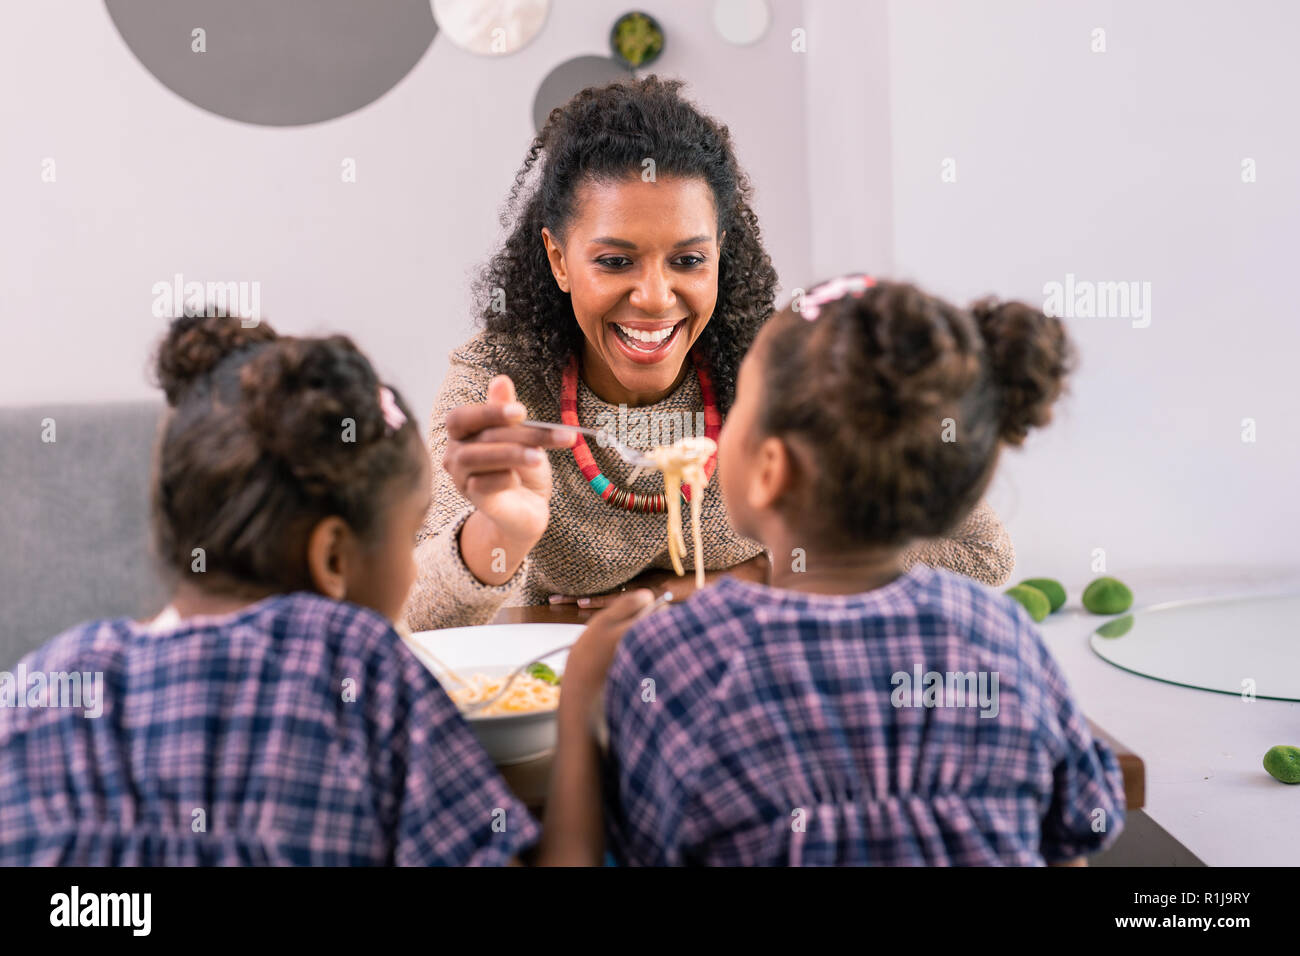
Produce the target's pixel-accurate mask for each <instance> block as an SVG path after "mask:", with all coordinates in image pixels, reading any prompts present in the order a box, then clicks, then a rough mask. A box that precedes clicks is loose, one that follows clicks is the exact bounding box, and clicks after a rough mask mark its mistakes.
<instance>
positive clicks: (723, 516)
mask: <svg viewBox="0 0 1300 956" xmlns="http://www.w3.org/2000/svg"><path fill="white" fill-rule="evenodd" d="M511 347H512V345H511V343H510V342H509V341H508V340H507V339H504V338H502V337H500V336H494V335H492V334H491V333H486V332H484V333H480V334H478V335H476V336H474V337H473V338H471V339H470V340H469V341H468V342H466V343H465V344H464V345H463V346H461V347H460V348H459V349H457V350H456V351H455V352H453V353H452V355H451V360H450V365H449V367H448V370H447V377H446V379H445V380H444V381H443V384H442V389H441V391H440V392H439V394H438V398H437V400H436V401H435V402H434V407H433V420H432V423H431V425H430V429H429V454H430V456H431V457H432V459H433V470H434V481H433V506H432V507H431V508H430V509H429V515H428V518H427V519H426V520H425V524H424V527H423V529H422V530H421V532H420V535H419V545H418V547H417V549H416V561H417V564H418V566H419V576H418V579H417V581H416V584H415V587H414V588H413V589H412V592H411V596H410V598H409V599H408V601H407V607H406V613H407V624H408V626H409V627H411V629H413V630H426V629H431V628H438V627H459V626H464V625H469V624H484V623H487V622H488V621H490V620H491V619H492V618H493V616H495V614H496V613H497V611H498V610H500V609H501V608H502V607H506V606H513V605H520V604H545V603H546V601H547V598H548V596H549V595H551V594H599V593H601V592H604V591H609V590H613V589H616V588H617V587H619V586H620V585H622V584H624V583H626V582H627V581H628V580H630V579H631V578H633V577H635V576H636V575H638V574H640V573H641V572H643V571H646V570H648V569H651V568H657V569H664V570H668V569H671V567H672V563H671V562H670V560H669V558H668V533H667V527H668V525H667V517H666V516H665V515H662V514H639V513H634V512H629V511H625V510H623V509H620V508H614V507H612V506H611V505H609V504H607V503H605V502H604V501H601V500H600V499H599V497H598V496H597V495H596V492H595V491H594V490H593V489H592V487H591V485H590V484H588V482H587V479H585V478H584V477H583V476H582V472H581V471H579V470H578V465H577V462H575V461H574V459H573V453H572V452H571V451H570V450H569V449H567V448H565V449H554V450H551V451H550V452H549V453H548V454H549V455H550V458H551V472H552V489H553V490H552V495H551V517H550V522H549V524H548V525H547V528H546V532H545V533H544V534H543V535H542V539H541V540H540V541H539V542H538V543H537V545H536V546H535V547H534V548H533V550H532V551H531V552H530V553H529V555H528V557H527V558H526V559H525V560H524V563H523V564H522V565H520V567H519V570H518V571H517V572H516V573H515V575H514V576H513V577H512V578H511V579H510V580H509V581H507V582H506V583H505V584H502V585H499V586H496V587H492V586H489V585H486V584H483V583H482V582H481V581H479V580H478V578H476V577H474V575H473V574H472V573H471V572H470V570H469V568H467V567H466V566H465V562H464V560H463V559H462V558H461V556H460V547H459V543H458V542H459V538H460V528H461V525H462V524H464V522H465V519H466V518H467V517H469V514H470V512H471V511H472V510H473V506H472V505H470V503H469V501H467V500H466V499H465V498H464V497H463V496H462V495H461V494H460V492H459V491H457V490H456V486H455V485H454V484H453V483H452V480H451V476H450V475H448V474H447V473H446V471H444V470H443V468H442V457H443V453H444V451H445V449H446V444H447V430H446V426H445V424H444V419H445V417H446V415H447V412H448V411H450V410H451V409H453V408H455V407H457V406H459V405H465V404H471V403H477V402H483V401H486V399H487V387H488V382H490V381H491V380H492V377H493V376H494V375H497V374H499V373H500V372H501V371H502V370H503V369H505V368H506V367H507V364H508V363H507V362H506V361H504V358H505V356H506V353H507V352H508V350H509V349H510V348H511ZM559 377H560V376H559V371H558V370H556V373H555V375H554V376H553V378H554V381H553V382H548V381H543V380H542V379H540V378H536V377H534V378H527V377H521V376H519V375H512V378H513V379H514V382H515V390H516V393H517V395H518V397H519V401H520V402H522V403H523V404H524V406H525V407H526V408H527V409H528V414H529V417H531V418H537V419H541V420H544V421H559V420H560V397H559ZM702 408H703V402H702V399H701V396H700V385H699V381H698V380H697V379H696V377H695V376H694V375H690V374H688V375H687V376H686V377H685V378H684V379H683V380H682V384H681V385H680V386H679V387H678V388H677V390H676V391H674V392H673V393H672V394H670V395H669V396H668V397H667V398H665V399H663V400H662V401H661V402H659V403H657V404H656V405H653V406H648V407H646V408H641V409H633V410H630V411H631V412H634V413H641V414H642V415H654V416H660V419H659V420H661V421H662V420H663V416H665V415H666V414H671V413H675V414H681V413H686V414H688V415H689V416H690V418H689V419H688V420H689V421H694V420H695V419H694V415H695V413H696V412H697V411H699V410H701V409H702ZM618 414H619V408H618V406H617V405H611V404H609V403H608V402H605V401H603V400H601V399H600V398H598V397H597V396H596V395H595V394H594V393H593V392H592V391H591V390H590V389H589V388H587V386H586V383H584V382H582V381H581V380H579V385H578V421H580V422H582V423H583V424H584V425H589V426H590V425H595V424H597V423H600V422H601V419H602V416H605V415H608V416H611V419H610V420H614V421H617V418H618ZM643 420H644V419H643ZM588 444H589V446H590V447H591V451H592V454H593V456H594V457H595V459H596V464H597V465H598V466H599V467H600V470H601V472H603V473H604V475H605V476H606V477H607V478H609V479H610V480H611V481H613V482H614V483H615V484H616V485H618V486H619V487H621V488H629V489H630V490H632V491H635V492H636V493H638V494H641V493H645V494H653V493H655V492H661V491H663V477H662V476H661V475H659V474H658V473H657V472H648V473H646V474H643V475H641V476H640V477H639V478H638V479H637V480H636V482H635V483H632V484H629V483H628V478H629V477H630V476H631V472H632V468H631V466H629V465H627V464H626V463H625V462H623V461H622V459H620V458H619V457H618V456H617V455H616V454H614V452H613V451H612V450H610V449H606V448H601V447H599V445H598V444H597V443H595V442H589V443H588ZM702 526H703V534H704V565H705V568H706V569H708V570H717V569H723V568H729V567H733V566H734V565H737V564H739V563H741V562H742V561H747V560H749V559H750V558H752V557H754V556H755V555H757V554H759V553H760V552H761V551H762V550H763V547H762V545H760V544H759V543H758V542H757V541H753V540H751V539H749V538H745V537H742V536H741V535H739V534H737V533H736V531H735V529H733V528H732V527H731V523H730V522H729V521H728V520H727V513H726V509H725V508H724V507H723V504H722V495H721V492H720V490H719V488H718V483H717V482H716V481H715V482H711V483H710V484H709V485H708V487H707V488H706V489H705V493H704V503H703V519H702ZM687 537H688V543H689V530H688V533H687ZM904 561H905V564H906V566H908V567H911V566H912V565H914V564H916V563H918V562H923V563H925V564H929V565H932V566H937V567H944V568H949V569H951V570H953V571H957V572H959V573H961V574H966V575H969V576H970V577H972V578H974V579H976V580H978V581H982V582H984V583H986V584H991V585H998V584H1002V583H1005V582H1006V580H1007V579H1008V578H1009V577H1010V575H1011V569H1012V566H1013V565H1014V564H1015V552H1014V550H1013V549H1012V546H1011V540H1010V538H1009V537H1008V536H1007V533H1006V530H1005V529H1004V528H1003V527H1002V523H1001V522H1000V521H999V520H998V517H997V515H996V514H995V513H994V512H993V509H992V508H990V507H989V506H988V505H987V504H985V503H983V502H981V503H980V504H979V505H978V506H977V507H976V508H975V510H974V511H972V512H971V514H970V516H969V517H968V518H967V519H966V521H965V522H964V523H963V524H962V525H961V526H959V527H958V528H957V529H956V530H955V531H954V533H953V534H952V536H950V537H947V538H943V539H937V540H933V541H925V542H920V543H917V544H915V545H913V546H912V547H911V548H909V549H908V552H907V554H906V555H905V559H904ZM685 563H686V568H687V571H688V572H689V571H690V570H691V568H692V566H693V565H692V560H691V558H690V557H689V556H688V559H687V561H686V562H685Z"/></svg>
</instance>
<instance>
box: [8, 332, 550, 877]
mask: <svg viewBox="0 0 1300 956" xmlns="http://www.w3.org/2000/svg"><path fill="white" fill-rule="evenodd" d="M156 371H157V377H158V381H159V384H160V385H161V387H162V389H163V392H164V393H165V394H166V396H167V401H168V404H169V405H171V412H170V414H169V415H168V416H167V418H166V420H165V421H164V423H163V426H162V430H161V434H160V436H159V440H158V444H157V448H156V452H155V463H154V479H153V525H154V537H155V541H156V546H157V551H158V555H159V558H160V559H161V562H162V564H163V567H164V569H165V571H166V572H167V574H168V576H169V577H170V578H171V580H172V584H173V587H172V595H173V596H172V601H171V604H170V605H169V607H168V608H167V609H166V610H165V611H164V612H163V613H162V614H161V615H159V617H158V618H156V619H155V620H153V621H152V622H150V623H147V624H141V623H137V622H134V621H130V620H103V621H92V622H90V623H88V624H84V625H81V626H79V627H77V628H74V629H72V630H71V631H68V632H66V633H64V634H63V635H61V636H59V637H56V638H55V639H53V640H52V641H50V642H49V643H47V644H46V645H44V646H43V647H42V648H40V649H38V650H36V651H35V652H33V653H32V654H31V655H29V656H28V657H27V658H26V659H25V661H24V662H23V663H22V664H20V665H19V666H20V667H25V668H26V671H27V672H28V673H37V672H41V673H55V672H75V673H78V674H83V675H84V674H100V675H102V682H101V685H100V686H101V687H102V696H101V699H100V701H99V705H100V706H102V713H101V714H98V715H93V716H96V717H97V718H98V719H85V716H83V713H82V711H81V710H73V709H71V708H68V707H56V706H40V707H27V708H23V709H18V708H14V707H0V865H14V864H24V865H26V864H36V865H58V864H71V865H79V866H124V865H144V866H157V865H249V864H300V865H301V864H309V865H382V864H411V865H429V864H500V863H506V862H509V861H511V860H512V859H514V858H516V857H517V856H518V855H519V854H520V853H521V852H522V851H524V850H526V849H528V848H529V846H530V845H531V844H532V843H534V842H535V841H536V840H537V838H538V827H537V823H536V822H535V821H534V820H533V819H532V818H531V817H530V816H529V814H528V811H527V810H526V809H525V808H524V807H523V805H522V804H520V802H519V801H518V800H516V799H515V798H514V796H513V795H512V794H511V793H510V792H509V790H508V789H507V788H506V786H505V784H504V782H503V781H502V780H501V778H500V777H499V776H498V775H497V773H496V770H495V768H494V767H493V766H492V764H491V761H490V760H489V759H488V756H487V754H486V753H484V751H483V750H482V749H481V747H480V746H479V744H478V742H477V740H476V739H475V738H474V736H473V734H472V732H471V731H470V730H469V727H468V726H467V725H466V724H465V722H464V721H463V720H462V719H461V717H460V714H459V712H458V711H457V709H456V707H455V705H454V704H453V703H452V702H451V700H450V699H449V698H448V697H447V695H446V694H445V693H444V692H443V690H442V688H441V687H440V686H439V685H438V683H437V681H435V680H434V678H433V677H432V675H430V674H429V672H428V671H427V670H426V669H425V668H424V666H423V665H422V664H421V663H420V662H419V661H418V660H417V659H416V657H415V656H414V655H413V654H412V653H411V651H410V650H409V649H408V648H407V647H406V646H405V645H404V644H403V643H402V641H401V639H400V638H399V637H398V634H397V633H396V632H395V630H394V628H393V622H394V621H396V620H398V619H399V618H400V616H401V613H402V608H403V604H404V602H405V599H406V596H407V592H408V590H409V589H410V586H411V583H412V581H414V579H415V573H416V572H415V563H414V559H413V556H412V552H413V550H414V547H415V538H416V533H417V532H418V530H419V528H420V526H421V523H422V522H423V520H424V517H425V512H426V511H427V510H428V507H429V497H430V488H431V475H430V468H429V463H428V459H427V457H426V456H425V453H424V449H423V445H422V443H421V440H420V436H419V434H418V432H417V430H416V427H415V425H414V423H413V420H412V418H411V415H410V410H409V408H408V407H407V406H406V403H405V402H404V401H403V400H402V397H401V396H400V395H399V394H398V393H397V392H396V390H394V389H393V388H392V387H390V386H388V385H384V384H383V383H382V382H380V381H379V379H378V378H377V377H376V375H375V372H374V369H372V368H371V366H370V363H369V362H368V361H367V360H366V358H365V356H364V355H362V354H361V353H360V352H359V351H358V350H357V348H356V347H355V346H354V345H353V344H352V342H351V341H349V340H348V339H347V338H344V337H342V336H333V337H329V338H286V337H280V336H277V335H276V334H275V332H274V331H272V330H271V328H270V327H269V326H267V325H265V324H261V325H258V326H256V327H253V328H249V329H245V328H243V327H242V324H241V323H240V322H239V321H238V320H237V319H227V318H212V317H202V316H198V317H194V318H182V319H177V320H176V321H175V322H173V323H172V325H171V328H170V330H169V332H168V333H167V336H166V339H165V340H164V341H163V343H162V345H161V348H160V349H159V352H158V356H157V362H156ZM502 822H504V824H505V826H504V827H503V826H501V824H502Z"/></svg>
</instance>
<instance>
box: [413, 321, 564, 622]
mask: <svg viewBox="0 0 1300 956" xmlns="http://www.w3.org/2000/svg"><path fill="white" fill-rule="evenodd" d="M490 357H491V356H490V354H488V353H487V352H486V351H485V350H484V349H483V348H482V346H481V345H477V344H476V342H475V341H471V343H470V344H469V345H467V346H466V347H465V348H463V349H461V350H459V351H457V352H456V353H453V355H452V357H451V363H450V365H449V367H448V371H447V377H446V378H445V379H444V381H443V386H442V389H441V391H440V392H439V395H438V399H437V401H436V402H435V403H434V408H433V416H432V421H431V423H430V427H429V456H430V459H431V463H432V467H433V500H432V503H431V505H430V508H429V514H428V516H427V517H426V519H425V523H424V527H423V528H422V529H421V531H420V543H419V545H418V546H417V548H416V552H415V558H416V566H417V569H418V575H417V578H416V582H415V586H414V587H413V588H412V589H411V594H410V596H409V597H408V599H407V604H406V622H407V625H408V626H409V627H410V628H412V629H413V630H425V629H428V628H434V627H453V626H463V625H468V624H484V623H487V622H488V621H490V620H491V619H492V617H493V616H494V615H495V614H496V612H497V611H498V610H499V609H500V608H501V606H502V605H503V604H505V603H506V602H507V601H508V600H509V599H510V598H511V597H513V596H515V595H516V594H517V593H518V592H519V591H521V590H522V589H523V584H524V578H525V577H526V574H527V560H526V559H527V555H528V552H529V551H530V550H531V549H532V547H533V545H534V544H536V542H537V540H538V539H539V538H540V537H541V533H542V531H543V530H545V527H546V521H547V514H548V509H549V499H550V489H551V477H550V465H549V463H548V462H547V460H546V455H545V453H544V452H542V451H540V450H539V449H538V447H536V446H539V445H540V446H542V447H549V446H556V445H558V446H559V447H563V444H564V443H563V442H562V441H558V440H557V438H556V436H553V435H551V434H549V433H547V432H544V431H541V430H538V429H531V428H527V429H526V428H517V427H511V426H510V423H512V422H516V421H518V420H521V419H522V418H523V417H525V416H526V414H527V409H525V408H523V407H522V406H521V405H519V404H518V403H517V402H516V401H515V392H514V386H513V383H512V382H511V381H510V380H509V379H508V378H506V377H505V376H497V375H496V373H495V371H494V370H493V369H492V368H491V367H490V362H489V361H488V360H489V359H490ZM512 405H513V406H515V407H513V408H512V407H511V406H512ZM570 441H571V438H570Z"/></svg>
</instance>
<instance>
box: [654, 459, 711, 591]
mask: <svg viewBox="0 0 1300 956" xmlns="http://www.w3.org/2000/svg"><path fill="white" fill-rule="evenodd" d="M717 450H718V446H717V443H716V442H714V440H713V439H712V438H705V437H703V436H698V437H693V438H683V439H682V440H681V441H679V442H676V443H674V444H672V445H661V446H659V447H658V448H652V449H650V451H649V452H647V454H648V455H649V457H650V458H651V459H652V460H653V461H654V466H655V468H657V469H658V470H659V471H661V472H663V475H664V497H665V498H666V499H667V504H668V557H669V558H670V559H671V560H672V562H673V570H674V571H676V572H677V573H678V574H679V575H684V574H685V573H686V570H685V568H683V567H682V555H684V554H685V553H686V538H685V536H684V535H683V533H682V498H681V486H682V485H683V484H684V485H686V487H687V488H688V489H690V497H691V540H692V543H693V544H694V545H695V586H696V587H697V588H702V587H704V536H703V532H702V531H701V529H700V513H701V508H702V507H703V505H704V487H705V486H706V485H707V484H708V483H709V476H708V475H707V474H706V473H705V470H704V466H705V463H706V462H707V461H708V460H709V457H710V456H711V455H712V454H713V453H714V452H715V451H717Z"/></svg>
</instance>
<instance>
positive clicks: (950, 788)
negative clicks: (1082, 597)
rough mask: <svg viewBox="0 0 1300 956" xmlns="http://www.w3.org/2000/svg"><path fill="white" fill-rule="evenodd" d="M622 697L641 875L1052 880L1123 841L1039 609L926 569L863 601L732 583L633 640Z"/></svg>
mask: <svg viewBox="0 0 1300 956" xmlns="http://www.w3.org/2000/svg"><path fill="white" fill-rule="evenodd" d="M931 672H934V673H935V674H936V675H938V677H939V678H940V679H941V680H942V683H937V682H936V680H935V679H933V678H931V677H929V676H928V675H929V674H930V673H931ZM946 675H957V677H955V678H954V677H949V676H946ZM995 676H996V684H995V683H994V677H995ZM963 680H969V681H970V682H971V683H969V684H963V683H962V681H963ZM980 681H983V687H984V689H985V691H987V693H986V694H985V695H984V696H983V697H982V698H981V696H980V694H979V693H978V692H977V691H973V690H972V688H978V687H979V686H980ZM964 689H965V692H964ZM994 691H995V692H994ZM605 693H606V704H605V708H606V719H607V721H608V725H609V757H608V759H607V761H606V766H605V776H606V781H605V782H606V804H607V813H606V820H607V828H608V836H609V842H610V845H611V849H612V852H613V854H614V857H615V859H616V860H618V861H619V862H622V863H626V864H632V865H679V864H719V865H833V864H858V865H865V864H880V865H917V866H936V865H998V864H1013V865H1042V864H1043V863H1044V862H1060V861H1065V860H1069V859H1073V858H1076V857H1079V856H1082V855H1085V854H1089V853H1093V852H1096V851H1097V850H1100V849H1102V848H1104V847H1105V846H1108V845H1109V844H1110V843H1111V842H1112V841H1113V840H1114V839H1115V837H1116V836H1118V834H1119V832H1120V830H1121V828H1122V827H1123V823H1124V792H1123V780H1122V777H1121V774H1120V770H1119V766H1118V763H1117V761H1116V759H1115V756H1114V754H1113V753H1112V752H1111V751H1110V750H1109V748H1107V747H1106V746H1105V745H1104V744H1102V743H1101V742H1100V741H1095V740H1094V739H1093V738H1092V736H1091V734H1090V733H1089V731H1088V727H1087V724H1086V723H1085V721H1084V717H1083V714H1082V713H1081V712H1080V711H1079V709H1078V707H1077V706H1076V705H1075V703H1074V701H1073V699H1072V698H1071V696H1070V692H1069V689H1068V687H1067V685H1066V682H1065V679H1064V677H1063V676H1062V674H1061V672H1060V670H1059V669H1058V667H1057V665H1056V662H1055V661H1054V660H1053V658H1052V656H1051V654H1050V653H1049V652H1048V650H1047V649H1046V648H1045V647H1044V645H1043V643H1042V640H1041V638H1040V637H1039V634H1038V631H1037V629H1036V628H1035V627H1034V625H1033V622H1032V621H1031V620H1030V618H1029V616H1028V615H1027V614H1026V613H1025V611H1024V609H1023V608H1022V607H1021V606H1020V605H1019V604H1017V603H1015V602H1014V601H1012V600H1011V599H1010V598H1007V597H1004V596H1001V595H997V594H994V593H991V592H989V591H987V590H985V589H984V588H982V587H981V586H979V585H978V584H976V583H974V582H972V581H971V580H969V579H967V578H964V577H960V576H958V575H955V574H952V573H950V572H947V571H940V570H935V569H932V568H929V567H926V566H924V565H918V566H916V567H914V568H912V569H911V570H910V571H908V572H907V573H906V574H905V575H903V576H902V577H900V578H898V579H896V580H894V581H892V582H890V583H889V584H887V585H885V586H884V587H881V588H878V589H876V590H874V591H869V592H866V593H862V594H854V595H845V596H825V595H812V594H803V593H800V592H796V591H786V590H778V589H773V588H768V587H763V586H761V585H758V584H752V583H749V582H744V581H739V580H737V579H735V578H724V579H722V580H721V581H720V582H719V583H718V584H717V585H716V586H714V587H713V588H710V589H707V590H704V591H701V592H697V593H696V594H695V595H693V596H692V597H691V598H690V599H689V600H687V601H685V602H684V603H683V604H681V605H676V606H670V607H668V608H667V609H665V610H664V611H662V612H660V613H658V614H655V615H652V616H651V617H649V618H647V619H646V620H644V621H642V622H640V623H639V624H637V625H635V626H634V627H633V628H632V629H631V630H630V631H629V632H628V633H627V634H626V635H625V636H624V638H623V641H622V643H621V645H620V646H619V649H618V652H617V654H616V656H615V659H614V663H613V666H612V667H611V670H610V675H609V680H608V683H607V685H606V689H605Z"/></svg>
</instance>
